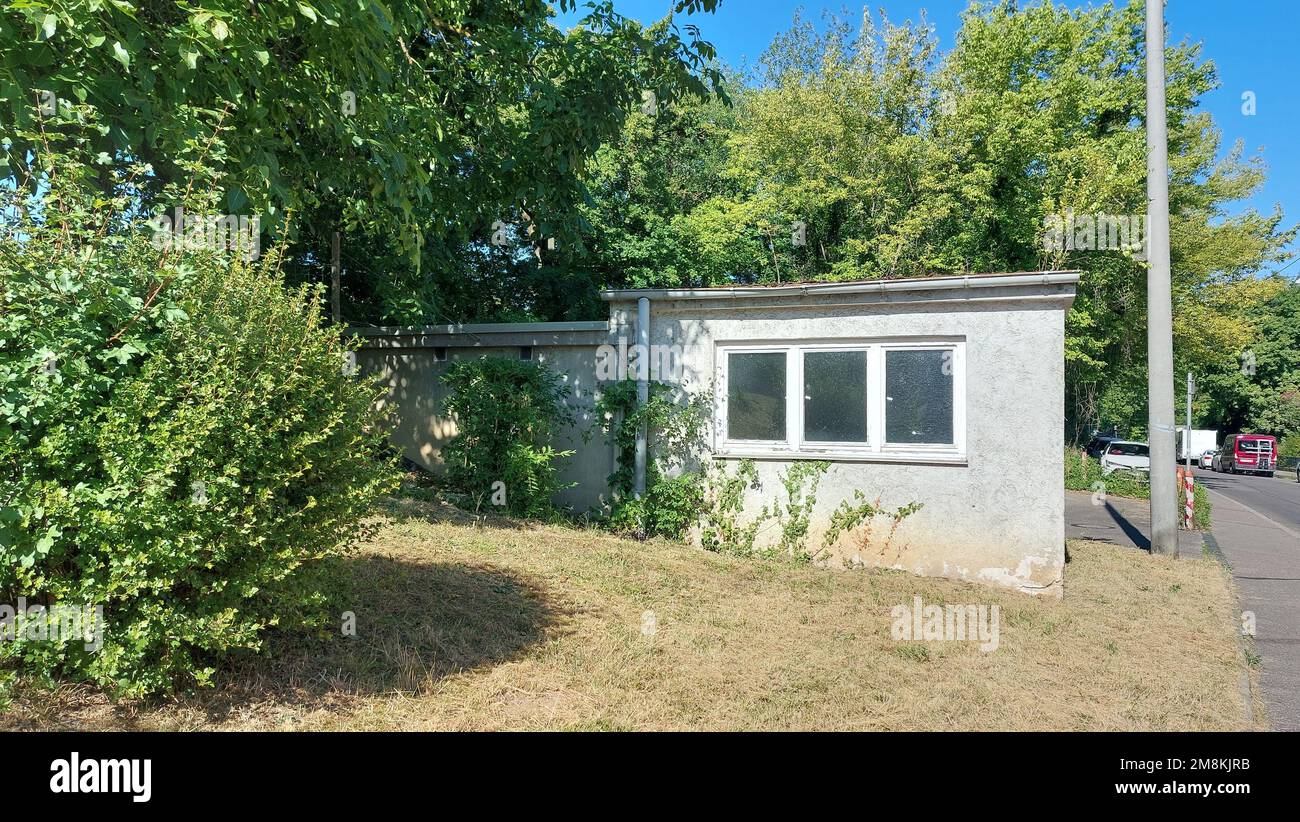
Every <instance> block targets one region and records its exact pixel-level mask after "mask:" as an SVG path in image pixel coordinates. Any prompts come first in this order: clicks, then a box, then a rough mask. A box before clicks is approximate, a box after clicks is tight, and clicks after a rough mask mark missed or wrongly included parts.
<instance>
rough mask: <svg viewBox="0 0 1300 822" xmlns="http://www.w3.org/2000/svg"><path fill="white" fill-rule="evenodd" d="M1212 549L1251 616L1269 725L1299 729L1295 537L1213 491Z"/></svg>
mask: <svg viewBox="0 0 1300 822" xmlns="http://www.w3.org/2000/svg"><path fill="white" fill-rule="evenodd" d="M1210 498H1211V501H1212V503H1213V505H1214V531H1213V537H1212V538H1210V539H1208V540H1207V543H1208V544H1209V545H1210V547H1211V548H1214V547H1216V544H1217V547H1218V549H1219V550H1220V551H1221V552H1222V553H1223V557H1224V559H1225V560H1227V563H1228V566H1229V567H1230V568H1231V569H1232V578H1233V580H1234V581H1235V582H1236V583H1237V587H1238V589H1239V590H1240V591H1241V610H1242V611H1249V612H1253V613H1254V614H1255V648H1256V650H1257V651H1258V652H1259V655H1260V657H1261V658H1262V660H1263V669H1262V671H1261V674H1260V688H1261V690H1262V691H1263V694H1264V704H1265V707H1266V709H1267V711H1268V721H1269V726H1270V727H1271V728H1272V729H1273V730H1278V731H1296V730H1300V533H1297V532H1296V531H1294V530H1292V529H1290V528H1289V527H1287V526H1285V525H1282V524H1280V523H1277V522H1274V521H1273V520H1270V519H1268V518H1267V517H1265V516H1263V515H1262V514H1259V513H1256V512H1255V511H1254V510H1253V509H1251V508H1250V507H1248V506H1246V505H1244V504H1243V503H1240V502H1237V501H1236V500H1233V499H1232V498H1230V497H1227V496H1224V495H1223V494H1221V493H1218V492H1216V491H1210Z"/></svg>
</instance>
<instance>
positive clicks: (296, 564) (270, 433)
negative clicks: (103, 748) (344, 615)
mask: <svg viewBox="0 0 1300 822" xmlns="http://www.w3.org/2000/svg"><path fill="white" fill-rule="evenodd" d="M10 160H11V162H15V163H18V164H19V165H20V166H21V165H23V164H24V163H25V161H26V158H14V157H11V158H10ZM135 172H136V173H137V174H139V175H140V176H147V174H148V170H147V169H139V168H137V169H135ZM192 173H197V174H202V173H203V172H202V170H201V169H192ZM91 179H95V180H96V182H97V183H98V185H95V186H93V187H92V186H90V185H88V184H87V181H88V180H91ZM102 182H103V180H102V177H100V172H98V171H95V172H93V173H92V171H91V170H90V169H87V168H86V167H85V166H82V165H79V164H78V162H77V161H76V160H75V159H73V158H71V157H69V156H59V155H56V154H55V153H54V152H53V151H50V152H49V153H45V154H42V155H40V156H37V157H36V158H35V162H34V165H33V166H32V167H30V168H29V174H28V175H27V176H26V177H25V178H24V179H21V180H19V185H18V187H17V189H16V191H13V192H10V196H9V197H8V200H7V202H5V203H4V205H5V207H6V208H8V209H9V211H8V215H7V217H6V221H5V222H4V223H3V224H0V275H2V277H3V279H2V280H0V602H4V603H8V604H10V605H13V604H15V603H17V601H18V599H19V598H25V599H26V600H27V601H28V602H29V603H37V602H38V603H41V604H42V605H44V606H55V605H58V606H63V607H71V608H77V607H90V606H95V605H99V606H102V608H103V617H104V622H105V631H104V633H103V636H102V647H101V648H98V649H95V648H93V647H91V648H87V647H86V643H84V642H83V641H82V639H81V638H79V637H68V636H66V634H65V635H61V636H60V637H59V638H58V639H39V638H38V639H30V638H26V637H20V638H18V639H17V640H15V641H11V642H2V643H0V659H3V661H4V665H5V667H6V668H9V669H10V670H18V671H20V672H22V673H24V674H28V675H31V676H32V677H33V678H36V679H44V680H46V681H50V680H53V679H54V678H70V679H76V680H84V681H90V682H94V683H97V684H99V685H101V686H104V687H106V688H108V689H110V690H111V691H114V692H116V693H119V694H123V695H140V694H145V693H150V692H156V691H166V690H170V689H173V688H176V687H188V686H189V685H192V684H196V683H197V684H203V683H205V682H207V681H208V680H209V678H210V676H211V674H212V672H213V670H214V665H215V664H216V662H217V661H218V660H219V659H220V658H221V657H222V656H223V655H226V654H229V653H231V652H234V651H239V650H255V649H258V648H259V647H260V644H261V642H262V638H263V635H264V633H265V631H266V630H267V629H268V628H269V627H271V626H276V625H278V626H281V627H282V628H294V627H299V628H300V627H303V626H304V625H309V624H319V622H318V621H319V620H321V619H323V618H324V615H323V614H322V613H321V611H320V610H319V606H320V605H321V596H320V592H319V591H318V590H316V589H315V588H314V586H313V585H312V583H311V581H310V580H311V575H310V574H308V573H307V572H308V571H309V570H311V568H312V567H313V566H314V565H316V564H317V563H318V562H319V561H322V560H325V559H326V558H330V557H334V556H337V555H338V554H339V553H340V552H341V551H343V550H344V549H345V547H346V546H347V545H348V544H349V543H350V541H352V540H354V539H355V538H356V536H357V535H358V533H359V528H358V522H359V521H360V518H361V517H362V516H363V515H364V514H365V513H366V512H367V511H368V510H369V508H370V505H371V502H372V500H373V498H374V497H375V495H376V494H377V493H379V492H380V491H381V490H383V489H384V488H385V487H386V486H387V484H388V483H389V481H390V478H391V477H393V476H394V474H393V472H392V470H391V467H390V466H388V465H386V464H385V463H384V462H383V461H380V460H377V459H376V456H377V454H378V453H379V450H380V448H381V444H382V431H381V430H380V424H381V422H382V418H381V416H380V413H379V412H378V411H376V410H375V409H376V403H375V401H376V400H377V398H378V397H379V396H380V392H379V390H378V389H377V388H376V387H375V386H374V385H372V384H369V383H367V382H363V381H360V380H358V379H356V378H355V377H353V376H350V375H349V373H345V372H350V370H351V369H349V368H347V367H346V366H347V362H348V358H347V356H346V354H345V349H344V347H343V346H342V345H341V342H340V339H339V336H338V332H337V331H336V330H334V329H331V328H326V327H323V326H322V325H321V322H320V319H319V317H320V310H319V308H320V299H319V297H320V295H319V294H318V293H317V292H315V291H312V290H308V289H296V290H286V289H284V288H283V287H282V285H281V279H280V277H279V275H278V272H277V270H276V263H277V256H276V254H274V253H271V254H268V255H266V256H264V257H262V258H261V259H260V260H257V261H254V262H252V263H248V262H245V261H243V260H242V259H241V258H240V256H239V255H238V254H235V253H231V252H229V251H218V250H206V251H202V250H197V251H191V250H186V249H184V248H179V247H178V248H174V249H165V248H160V247H156V245H155V243H153V242H151V241H150V240H151V237H150V235H149V234H148V233H146V232H145V231H144V230H143V226H142V225H141V224H140V223H139V222H138V221H136V220H138V218H136V217H133V214H134V212H133V208H134V206H135V204H136V200H135V194H136V192H135V191H134V190H133V189H132V188H131V185H130V181H129V180H125V179H116V180H112V181H111V182H112V184H113V185H114V191H116V192H118V195H117V196H116V197H112V198H110V197H107V196H106V195H105V194H104V193H103V192H104V188H103V185H102ZM216 188H217V186H215V185H213V184H212V182H211V179H210V178H203V177H200V178H199V179H197V180H196V181H195V183H194V185H193V189H194V190H196V191H203V192H208V191H211V190H214V189H216ZM175 196H176V199H175V200H173V201H172V202H175V203H178V204H183V205H184V206H185V207H186V208H187V210H189V211H190V212H191V213H203V212H204V211H210V210H211V208H212V202H211V200H205V199H203V198H197V199H196V198H191V199H188V200H184V199H182V197H183V196H184V195H183V194H181V193H175ZM36 635H37V636H39V634H36Z"/></svg>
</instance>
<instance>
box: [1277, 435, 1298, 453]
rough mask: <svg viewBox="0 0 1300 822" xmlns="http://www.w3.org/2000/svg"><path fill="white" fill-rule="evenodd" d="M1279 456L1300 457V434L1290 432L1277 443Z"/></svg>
mask: <svg viewBox="0 0 1300 822" xmlns="http://www.w3.org/2000/svg"><path fill="white" fill-rule="evenodd" d="M1277 454H1278V456H1279V457H1300V434H1290V435H1288V436H1285V437H1283V438H1282V440H1281V441H1280V442H1279V443H1278V444H1277Z"/></svg>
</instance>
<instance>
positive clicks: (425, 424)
mask: <svg viewBox="0 0 1300 822" xmlns="http://www.w3.org/2000/svg"><path fill="white" fill-rule="evenodd" d="M354 333H358V334H360V335H361V336H362V337H363V338H364V340H365V342H364V344H363V347H362V348H361V349H360V350H359V351H358V352H357V364H358V365H359V366H360V367H361V369H362V370H363V372H364V373H369V374H378V375H380V377H381V379H382V380H383V381H384V382H385V383H386V384H387V385H388V387H389V396H388V399H387V400H386V403H388V404H391V405H393V406H395V408H396V413H395V414H394V426H393V428H392V430H391V432H390V434H389V440H390V441H391V442H392V443H393V444H394V445H395V446H397V447H398V448H400V449H401V450H402V453H403V454H404V455H405V456H406V457H407V458H408V459H410V460H412V461H414V462H416V463H418V464H420V465H422V466H424V467H425V468H427V469H428V470H430V471H432V472H434V473H435V474H436V473H441V471H442V469H443V463H442V447H443V446H444V445H445V444H446V443H447V441H448V440H450V439H451V438H452V437H454V436H455V435H456V422H455V420H453V419H449V418H447V417H444V416H443V415H442V414H441V413H440V412H439V409H440V407H441V405H442V400H443V398H444V397H445V396H446V395H447V391H446V387H445V386H444V385H443V384H442V382H441V381H440V377H441V376H442V375H443V374H444V373H445V372H446V370H447V366H448V365H449V364H450V362H453V361H455V360H460V359H466V358H477V357H481V356H499V357H510V358H514V359H518V358H519V347H520V346H525V345H527V346H532V349H533V352H532V353H533V358H534V359H536V360H538V361H540V362H542V363H545V364H546V365H547V366H548V367H550V368H552V369H554V370H556V371H558V372H560V373H561V374H563V375H564V379H565V381H566V382H567V383H568V384H569V386H570V388H571V389H572V394H571V395H570V397H569V406H570V407H571V408H572V409H573V410H574V414H575V417H576V424H575V425H574V426H573V427H571V428H569V429H567V430H565V431H564V433H563V435H562V436H561V437H560V439H559V441H557V442H556V443H554V445H555V447H556V448H557V449H559V450H574V451H575V452H576V453H575V454H574V455H573V456H572V457H570V458H569V459H567V460H565V461H564V463H563V468H562V470H561V472H560V478H561V480H562V481H563V482H565V483H570V482H573V483H577V485H576V486H575V487H574V488H571V489H567V490H565V491H563V492H561V493H560V495H559V496H558V497H557V498H556V500H555V502H556V503H557V504H559V505H561V506H565V507H569V508H572V509H573V510H575V511H578V512H584V511H587V510H590V509H592V508H600V507H602V506H604V505H605V504H607V503H608V496H609V494H608V490H607V488H606V487H605V478H606V477H608V476H609V474H610V473H611V472H612V471H613V470H614V452H613V448H612V447H610V445H609V444H608V443H607V442H606V441H605V438H604V437H603V436H602V435H601V434H600V432H599V431H596V432H594V433H593V434H592V437H591V439H590V442H588V443H584V442H583V437H582V434H583V432H584V431H586V430H588V429H589V428H591V427H592V424H593V422H594V419H593V416H592V408H593V404H594V403H595V388H596V349H597V347H598V346H599V345H601V344H602V343H604V342H605V341H606V339H607V337H608V325H607V324H606V323H511V324H481V325H462V326H436V327H427V328H388V329H354ZM439 347H441V348H445V349H446V352H447V360H448V361H447V362H438V361H437V360H436V358H435V351H436V349H437V348H439Z"/></svg>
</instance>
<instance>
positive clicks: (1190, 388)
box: [1183, 371, 1196, 471]
mask: <svg viewBox="0 0 1300 822" xmlns="http://www.w3.org/2000/svg"><path fill="white" fill-rule="evenodd" d="M1195 392H1196V380H1195V379H1194V378H1193V377H1192V372H1191V371H1188V372H1187V434H1186V435H1184V436H1183V450H1184V451H1185V452H1186V456H1187V470H1188V471H1190V470H1192V394H1194V393H1195Z"/></svg>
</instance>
